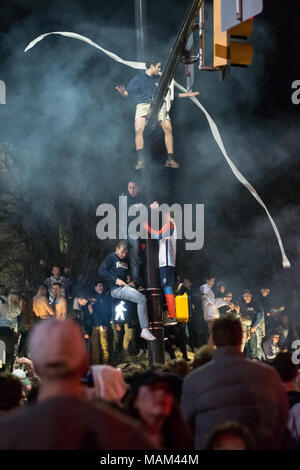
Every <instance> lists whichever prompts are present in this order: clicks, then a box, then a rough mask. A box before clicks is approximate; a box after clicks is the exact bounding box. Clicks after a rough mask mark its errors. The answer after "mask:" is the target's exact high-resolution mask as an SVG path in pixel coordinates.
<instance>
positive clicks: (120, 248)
mask: <svg viewBox="0 0 300 470" xmlns="http://www.w3.org/2000/svg"><path fill="white" fill-rule="evenodd" d="M127 253H128V245H127V243H126V241H120V242H118V244H117V246H116V250H115V252H114V253H110V254H109V255H107V256H106V258H105V259H104V261H103V262H102V263H101V266H100V268H99V270H98V273H99V275H100V277H101V278H102V279H103V280H105V281H107V283H108V285H109V288H110V291H111V296H112V297H113V298H114V299H120V300H129V301H130V302H134V303H136V304H137V313H138V318H139V323H140V327H141V329H142V332H141V337H142V338H144V339H146V340H147V341H153V340H155V339H156V338H155V336H153V335H152V333H151V332H150V331H149V329H148V327H149V320H148V312H147V301H146V297H145V296H144V295H143V294H141V293H140V292H139V291H137V290H136V289H134V288H133V287H131V286H130V285H128V284H127V275H128V274H130V273H129V265H128V261H127V258H126V257H127Z"/></svg>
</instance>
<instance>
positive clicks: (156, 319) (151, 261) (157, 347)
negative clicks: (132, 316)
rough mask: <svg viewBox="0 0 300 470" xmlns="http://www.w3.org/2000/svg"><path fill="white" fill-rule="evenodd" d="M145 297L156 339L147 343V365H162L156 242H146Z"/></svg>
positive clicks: (162, 341) (162, 329)
mask: <svg viewBox="0 0 300 470" xmlns="http://www.w3.org/2000/svg"><path fill="white" fill-rule="evenodd" d="M146 260H147V264H146V273H145V274H146V276H145V277H146V279H145V281H146V282H145V283H146V291H145V294H146V297H147V308H148V316H149V329H150V331H151V333H152V334H153V335H154V336H155V337H156V338H157V339H156V340H155V341H149V342H148V345H149V365H151V364H153V363H154V362H158V363H160V364H164V362H165V347H164V326H163V315H162V290H161V287H160V275H159V267H158V243H157V240H154V239H151V238H148V239H147V240H146Z"/></svg>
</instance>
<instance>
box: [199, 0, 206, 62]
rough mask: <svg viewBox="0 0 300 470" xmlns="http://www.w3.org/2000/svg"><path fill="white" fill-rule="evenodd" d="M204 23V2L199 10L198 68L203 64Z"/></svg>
mask: <svg viewBox="0 0 300 470" xmlns="http://www.w3.org/2000/svg"><path fill="white" fill-rule="evenodd" d="M204 33H205V23H204V2H203V3H202V5H201V8H200V12H199V42H200V47H199V56H200V57H199V69H201V68H202V67H203V65H205V48H204V47H205V43H204Z"/></svg>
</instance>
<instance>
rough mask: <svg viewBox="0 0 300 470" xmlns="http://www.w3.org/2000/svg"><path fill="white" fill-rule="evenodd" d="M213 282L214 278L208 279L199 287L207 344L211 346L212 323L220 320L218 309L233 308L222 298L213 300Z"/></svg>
mask: <svg viewBox="0 0 300 470" xmlns="http://www.w3.org/2000/svg"><path fill="white" fill-rule="evenodd" d="M215 281H216V279H215V278H214V277H208V278H207V279H206V283H205V284H203V285H202V286H200V293H201V300H202V309H203V316H204V320H205V321H206V323H207V327H208V332H209V338H208V344H211V345H212V344H213V340H212V335H211V332H212V327H213V324H214V322H215V321H216V320H217V319H218V318H220V312H219V307H223V305H228V306H229V307H230V308H233V304H232V303H231V302H228V301H227V300H225V299H224V297H219V298H217V299H216V298H215V294H214V292H213V290H212V287H213V285H214V283H215Z"/></svg>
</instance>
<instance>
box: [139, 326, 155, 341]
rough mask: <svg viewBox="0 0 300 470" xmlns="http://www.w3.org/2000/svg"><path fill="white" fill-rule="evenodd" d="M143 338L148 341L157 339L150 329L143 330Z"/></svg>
mask: <svg viewBox="0 0 300 470" xmlns="http://www.w3.org/2000/svg"><path fill="white" fill-rule="evenodd" d="M141 338H144V339H146V340H147V341H154V340H155V339H156V338H155V336H153V334H152V333H150V331H149V329H148V328H143V329H142V332H141Z"/></svg>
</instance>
